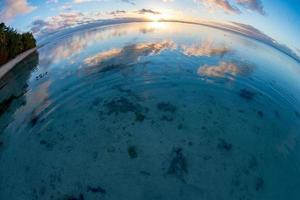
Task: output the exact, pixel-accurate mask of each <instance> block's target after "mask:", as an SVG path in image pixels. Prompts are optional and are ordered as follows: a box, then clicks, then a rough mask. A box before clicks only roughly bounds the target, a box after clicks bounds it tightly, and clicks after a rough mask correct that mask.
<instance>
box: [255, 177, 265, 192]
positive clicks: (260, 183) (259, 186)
mask: <svg viewBox="0 0 300 200" xmlns="http://www.w3.org/2000/svg"><path fill="white" fill-rule="evenodd" d="M263 187H264V179H263V178H261V177H259V178H256V180H255V190H256V191H260V190H262V189H263Z"/></svg>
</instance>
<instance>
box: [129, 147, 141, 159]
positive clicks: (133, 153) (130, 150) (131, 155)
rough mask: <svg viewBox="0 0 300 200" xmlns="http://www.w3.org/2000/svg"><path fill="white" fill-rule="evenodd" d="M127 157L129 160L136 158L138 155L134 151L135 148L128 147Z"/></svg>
mask: <svg viewBox="0 0 300 200" xmlns="http://www.w3.org/2000/svg"><path fill="white" fill-rule="evenodd" d="M127 152H128V155H129V157H130V158H132V159H134V158H137V157H138V153H137V151H136V147H135V146H130V147H128V149H127Z"/></svg>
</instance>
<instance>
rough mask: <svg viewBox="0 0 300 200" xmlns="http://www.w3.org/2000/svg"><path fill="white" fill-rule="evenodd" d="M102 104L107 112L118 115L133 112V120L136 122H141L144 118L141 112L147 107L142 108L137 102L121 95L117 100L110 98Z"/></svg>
mask: <svg viewBox="0 0 300 200" xmlns="http://www.w3.org/2000/svg"><path fill="white" fill-rule="evenodd" d="M104 106H105V107H106V108H107V110H108V114H109V115H110V114H115V115H118V114H120V113H129V112H132V113H134V114H135V120H136V121H137V122H143V121H144V120H145V118H146V117H145V115H144V114H143V112H146V111H147V109H145V108H143V107H142V106H140V105H139V104H137V103H132V102H130V101H129V100H128V99H126V98H124V97H121V98H119V99H117V100H112V101H110V102H108V103H106V104H104Z"/></svg>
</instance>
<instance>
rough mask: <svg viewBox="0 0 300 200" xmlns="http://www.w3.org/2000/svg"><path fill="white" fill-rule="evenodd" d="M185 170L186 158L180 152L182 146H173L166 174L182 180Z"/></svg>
mask: <svg viewBox="0 0 300 200" xmlns="http://www.w3.org/2000/svg"><path fill="white" fill-rule="evenodd" d="M187 172H188V169H187V160H186V158H185V157H184V155H183V153H182V148H174V149H173V150H172V159H171V162H170V165H169V168H168V174H171V175H175V176H176V177H177V178H179V179H180V180H183V181H184V175H185V174H186V173H187Z"/></svg>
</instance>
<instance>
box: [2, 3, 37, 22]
mask: <svg viewBox="0 0 300 200" xmlns="http://www.w3.org/2000/svg"><path fill="white" fill-rule="evenodd" d="M35 9H36V7H34V6H31V5H29V3H28V2H27V0H5V1H4V7H3V9H2V10H1V11H0V21H4V22H8V21H10V20H12V19H14V18H15V17H16V16H18V15H24V14H27V13H30V12H32V11H33V10H35Z"/></svg>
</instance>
